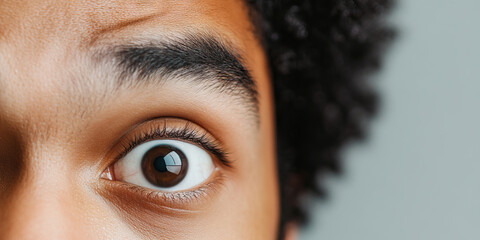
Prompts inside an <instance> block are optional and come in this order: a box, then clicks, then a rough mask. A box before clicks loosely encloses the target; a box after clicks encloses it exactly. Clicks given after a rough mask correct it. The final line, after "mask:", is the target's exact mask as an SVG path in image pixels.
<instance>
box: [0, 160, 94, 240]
mask: <svg viewBox="0 0 480 240" xmlns="http://www.w3.org/2000/svg"><path fill="white" fill-rule="evenodd" d="M47 152H48V151H44V152H43V153H36V154H25V155H24V156H25V157H24V158H27V159H23V161H24V162H25V164H24V169H23V171H22V174H21V177H20V178H19V180H18V182H17V183H16V184H15V187H14V190H13V191H12V192H10V193H9V196H8V197H7V198H6V201H5V202H4V204H2V205H3V206H2V207H1V209H0V211H1V212H2V213H1V214H0V239H75V238H77V237H78V236H72V235H71V234H72V229H75V228H76V229H77V230H78V229H79V228H81V226H82V225H85V224H80V223H79V221H81V219H82V218H81V217H79V215H80V214H78V209H77V206H78V204H75V201H78V200H79V199H78V194H74V193H75V192H78V191H76V190H75V189H76V188H78V186H75V184H74V183H73V182H74V181H70V180H69V179H68V171H67V170H66V167H65V166H64V165H63V166H62V164H58V163H59V161H61V160H52V159H51V158H53V156H55V155H57V154H54V153H53V152H50V154H48V153H47ZM57 156H58V155H57ZM54 162H56V163H54ZM75 196H76V197H75ZM74 198H77V199H74ZM77 234H78V232H77Z"/></svg>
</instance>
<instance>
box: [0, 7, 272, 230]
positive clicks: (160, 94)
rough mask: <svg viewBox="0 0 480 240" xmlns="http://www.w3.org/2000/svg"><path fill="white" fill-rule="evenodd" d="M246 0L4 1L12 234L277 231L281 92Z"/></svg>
mask: <svg viewBox="0 0 480 240" xmlns="http://www.w3.org/2000/svg"><path fill="white" fill-rule="evenodd" d="M248 16H249V15H248V10H247V8H246V7H245V6H244V5H243V3H242V2H241V1H239V0H202V1H189V0H187V1H168V0H155V1H149V0H142V1H129V0H122V1H113V0H112V1H69V0H58V1H55V0H52V1H19V0H4V1H2V2H1V4H0V172H1V174H0V206H2V207H1V209H0V238H1V239H46V238H48V239H98V238H102V239H274V238H275V236H276V233H277V222H278V194H277V187H278V186H277V176H276V165H275V156H274V132H273V120H272V101H271V90H270V83H269V78H268V74H267V73H268V69H267V65H266V59H265V56H264V53H263V50H262V48H261V46H260V44H259V41H258V39H257V37H256V36H255V34H254V30H253V26H252V24H251V21H250V19H249V17H248Z"/></svg>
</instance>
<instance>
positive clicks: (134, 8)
mask: <svg viewBox="0 0 480 240" xmlns="http://www.w3.org/2000/svg"><path fill="white" fill-rule="evenodd" d="M247 12H248V11H247V10H246V6H244V4H243V1H240V0H202V1H198V0H196V1H193V0H190V1H189V0H186V1H178V0H176V1H175V0H173V1H168V0H154V1H150V0H140V1H138V0H137V1H134V0H115V1H113V0H112V1H70V0H51V1H36V0H35V1H31V0H30V1H21V0H20V1H19V0H4V1H2V3H1V5H0V26H1V27H0V109H2V108H3V110H8V106H13V105H7V106H5V103H8V102H9V101H8V100H6V99H17V101H16V105H15V107H14V108H13V107H12V109H10V110H12V112H14V113H13V114H18V115H21V114H22V113H21V110H22V109H23V108H22V106H32V104H39V103H42V105H46V104H48V105H50V104H55V105H57V104H58V103H59V102H61V101H62V100H61V98H68V95H69V94H71V92H69V93H65V91H64V90H65V89H72V88H71V87H68V86H65V85H66V83H68V82H72V72H91V69H88V67H89V64H90V65H91V63H88V60H87V61H85V59H82V58H79V56H83V55H84V54H88V53H86V52H87V49H89V47H90V45H95V44H102V43H107V44H108V43H111V42H115V41H117V42H120V43H121V42H122V41H124V40H125V41H128V40H129V39H131V38H137V37H140V38H141V37H147V38H161V37H166V36H167V37H168V36H169V35H172V34H178V33H181V32H185V31H188V32H204V31H207V32H210V33H218V34H221V35H222V36H223V37H224V38H225V39H228V41H231V42H232V43H233V45H235V46H236V47H237V48H238V50H239V51H240V52H243V53H245V55H244V56H242V57H243V58H244V59H245V63H246V65H247V67H248V68H249V69H251V70H252V73H253V75H255V68H256V66H258V65H259V64H258V54H257V55H253V54H252V53H253V52H255V51H251V50H252V49H259V48H260V47H259V45H258V42H257V41H256V39H255V38H254V36H253V31H252V26H251V23H250V21H249V18H248V13H247ZM247 49H248V50H249V51H246V50H247ZM257 52H258V51H257ZM90 77H91V76H90ZM86 78H89V77H86ZM254 78H255V76H254ZM84 80H85V79H81V80H80V81H79V79H76V80H75V81H77V82H82V81H84ZM62 88H63V89H62ZM52 93H55V94H52ZM62 94H63V95H62ZM12 95H14V96H12ZM66 95H67V96H66ZM37 96H38V98H41V99H38V98H37ZM22 102H23V104H22ZM24 108H25V109H27V108H28V107H24ZM13 110H14V111H13ZM25 111H26V110H25Z"/></svg>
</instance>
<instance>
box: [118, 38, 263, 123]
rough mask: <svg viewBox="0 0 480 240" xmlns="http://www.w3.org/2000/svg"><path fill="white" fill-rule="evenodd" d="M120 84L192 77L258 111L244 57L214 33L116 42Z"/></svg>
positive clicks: (204, 86)
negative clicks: (145, 40) (128, 42)
mask: <svg viewBox="0 0 480 240" xmlns="http://www.w3.org/2000/svg"><path fill="white" fill-rule="evenodd" d="M109 52H110V53H111V54H113V57H114V58H115V63H116V64H115V65H116V66H115V67H116V69H117V70H118V71H119V73H120V77H119V85H138V84H143V83H150V82H152V81H153V82H154V83H157V82H162V81H177V80H178V79H189V80H190V79H191V80H192V81H191V82H192V84H196V85H199V86H201V87H203V88H206V89H209V90H212V91H215V92H218V93H224V94H229V95H231V96H232V97H234V98H235V99H240V101H242V102H243V103H245V104H246V105H247V106H248V108H249V110H250V111H251V112H252V113H253V115H255V116H257V115H258V93H257V90H256V85H255V82H254V81H253V79H252V77H251V74H250V73H249V71H248V70H247V68H246V67H245V65H244V64H243V58H242V57H241V56H240V55H239V54H238V53H237V52H235V51H234V48H233V47H232V46H231V45H230V44H228V43H226V42H225V41H220V40H219V39H217V38H215V37H213V36H203V35H189V36H186V37H181V38H176V39H173V40H172V39H168V40H165V41H149V42H147V43H145V42H143V43H132V44H123V45H118V46H114V47H113V48H112V51H109Z"/></svg>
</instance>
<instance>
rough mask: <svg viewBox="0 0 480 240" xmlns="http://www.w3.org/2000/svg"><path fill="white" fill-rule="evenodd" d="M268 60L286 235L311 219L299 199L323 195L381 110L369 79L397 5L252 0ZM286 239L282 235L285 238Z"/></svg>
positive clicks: (375, 0) (359, 0)
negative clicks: (349, 148) (347, 151)
mask: <svg viewBox="0 0 480 240" xmlns="http://www.w3.org/2000/svg"><path fill="white" fill-rule="evenodd" d="M247 3H248V4H249V5H250V7H251V9H253V11H251V12H252V14H251V15H252V19H253V21H254V23H255V25H256V27H257V30H258V31H259V33H260V36H261V38H262V40H263V44H264V48H265V51H266V54H267V57H268V59H269V64H270V71H271V76H272V84H273V89H274V95H275V110H276V131H277V154H278V166H279V167H278V173H279V182H280V190H281V206H282V209H281V222H280V229H281V231H283V230H282V229H283V226H284V224H285V223H286V222H290V221H296V222H303V221H304V220H305V217H306V216H305V214H304V213H305V209H303V208H302V205H301V204H300V202H299V200H300V198H301V197H302V196H303V195H305V194H308V193H316V194H317V195H320V196H322V195H324V194H325V191H324V189H323V188H322V186H321V183H319V182H318V181H317V179H318V176H319V175H320V176H322V175H324V174H326V173H329V172H330V173H340V172H341V159H339V152H340V150H341V149H342V147H344V146H345V144H346V143H348V142H349V141H351V140H352V139H359V138H362V137H363V136H364V135H365V123H366V120H368V118H370V117H371V116H373V114H374V113H375V112H376V109H377V105H378V104H377V102H378V101H377V95H376V94H375V91H373V90H372V88H371V86H370V85H369V83H368V78H367V73H369V72H372V71H373V70H375V69H377V68H378V67H379V65H380V55H381V54H380V53H381V52H382V49H383V46H385V43H387V42H388V40H389V39H391V38H392V36H393V35H394V34H393V31H392V29H391V28H390V27H389V26H388V24H386V23H385V21H382V20H383V18H384V16H385V13H386V12H387V10H388V9H389V8H390V7H391V5H392V1H391V0H297V1H295V0H247ZM280 235H283V234H282V233H281V234H280Z"/></svg>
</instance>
